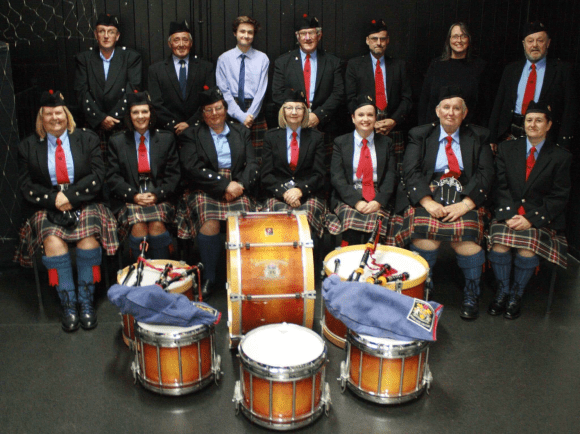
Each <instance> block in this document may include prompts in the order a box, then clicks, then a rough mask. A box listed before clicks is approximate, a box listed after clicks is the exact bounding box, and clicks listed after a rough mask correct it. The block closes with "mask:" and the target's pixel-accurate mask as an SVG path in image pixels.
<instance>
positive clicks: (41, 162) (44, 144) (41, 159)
mask: <svg viewBox="0 0 580 434" xmlns="http://www.w3.org/2000/svg"><path fill="white" fill-rule="evenodd" d="M33 151H34V152H35V153H36V159H37V161H38V167H40V171H41V172H42V177H43V178H45V179H48V180H49V182H50V172H49V171H48V139H47V138H46V137H45V138H44V139H39V140H38V146H35V147H34V149H33Z"/></svg>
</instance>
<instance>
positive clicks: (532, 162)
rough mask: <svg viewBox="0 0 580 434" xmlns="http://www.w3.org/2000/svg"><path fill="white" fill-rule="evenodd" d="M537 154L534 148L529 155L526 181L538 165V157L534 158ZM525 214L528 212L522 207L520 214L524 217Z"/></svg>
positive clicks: (519, 210) (519, 209) (533, 147)
mask: <svg viewBox="0 0 580 434" xmlns="http://www.w3.org/2000/svg"><path fill="white" fill-rule="evenodd" d="M535 152H536V147H535V146H532V149H530V155H528V158H527V159H526V181H527V180H528V178H529V177H530V173H531V172H532V169H533V168H534V165H535V164H536V157H535V156H534V154H535ZM525 213H526V211H524V207H523V206H520V207H519V208H518V214H519V215H524V214H525Z"/></svg>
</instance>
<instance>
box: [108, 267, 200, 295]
mask: <svg viewBox="0 0 580 434" xmlns="http://www.w3.org/2000/svg"><path fill="white" fill-rule="evenodd" d="M148 262H149V263H150V264H152V265H153V266H155V267H157V268H159V269H161V270H163V268H164V267H165V265H166V264H167V263H171V264H172V265H173V270H172V273H185V272H186V271H187V268H184V267H187V264H185V263H181V262H177V261H171V260H164V259H151V260H149V261H148ZM135 267H137V264H135ZM128 271H129V267H126V268H125V269H124V270H123V273H121V274H120V275H119V276H118V278H117V281H118V282H119V283H121V282H122V281H123V280H124V279H125V276H126V275H127V272H128ZM160 276H161V271H158V270H156V269H154V268H151V267H148V266H145V267H143V279H142V281H141V286H148V285H153V284H155V282H157V280H159V277H160ZM192 282H193V277H192V276H191V275H190V276H187V277H185V278H183V279H181V280H179V281H177V282H173V283H172V284H171V285H169V286H168V287H167V289H166V290H167V291H170V292H175V291H176V290H180V289H182V288H185V289H187V288H189V287H191V286H192ZM135 283H137V273H136V272H133V273H132V274H131V276H130V277H129V281H128V282H127V283H126V285H127V286H135ZM182 290H183V289H182ZM178 292H179V291H178Z"/></svg>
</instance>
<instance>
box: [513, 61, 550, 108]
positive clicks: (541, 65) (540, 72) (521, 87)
mask: <svg viewBox="0 0 580 434" xmlns="http://www.w3.org/2000/svg"><path fill="white" fill-rule="evenodd" d="M530 72H532V62H530V61H529V60H526V66H524V69H523V71H522V76H521V77H520V82H519V84H518V98H517V99H516V113H518V114H522V104H523V102H524V94H525V93H526V86H527V84H528V77H529V76H530ZM545 75H546V58H545V57H544V58H543V59H542V60H540V61H539V62H537V63H536V92H535V93H534V101H535V102H538V99H539V98H540V93H541V92H542V85H543V84H544V76H545Z"/></svg>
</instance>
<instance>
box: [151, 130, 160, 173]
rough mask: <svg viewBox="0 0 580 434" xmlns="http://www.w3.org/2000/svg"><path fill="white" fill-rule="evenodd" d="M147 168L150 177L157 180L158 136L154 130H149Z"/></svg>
mask: <svg viewBox="0 0 580 434" xmlns="http://www.w3.org/2000/svg"><path fill="white" fill-rule="evenodd" d="M149 131H150V134H149V168H150V170H151V177H152V178H153V179H157V166H158V161H159V136H158V135H157V134H155V130H149Z"/></svg>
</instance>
